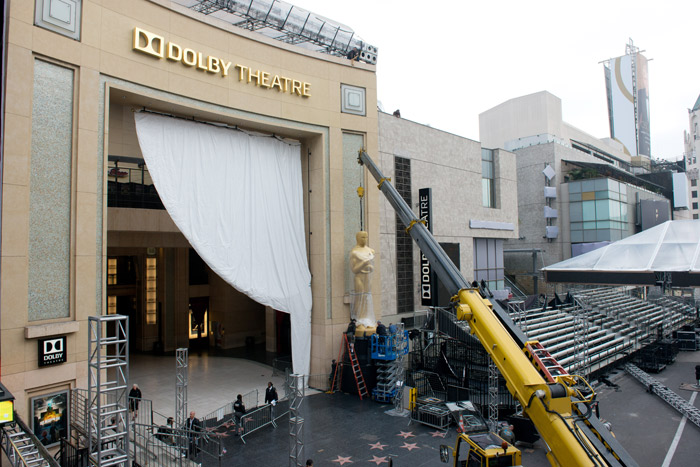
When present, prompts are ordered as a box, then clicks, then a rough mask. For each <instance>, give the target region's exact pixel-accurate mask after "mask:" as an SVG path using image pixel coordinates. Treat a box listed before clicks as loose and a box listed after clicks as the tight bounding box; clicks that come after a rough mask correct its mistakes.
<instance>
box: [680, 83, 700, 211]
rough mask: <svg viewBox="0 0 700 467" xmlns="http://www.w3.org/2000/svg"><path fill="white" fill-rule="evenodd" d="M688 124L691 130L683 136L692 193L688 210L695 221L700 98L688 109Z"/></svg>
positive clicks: (698, 168)
mask: <svg viewBox="0 0 700 467" xmlns="http://www.w3.org/2000/svg"><path fill="white" fill-rule="evenodd" d="M688 123H689V127H690V128H689V130H688V131H685V132H684V133H685V134H684V135H683V140H684V141H683V142H684V143H685V154H684V156H685V167H686V174H687V175H688V180H689V183H688V186H689V191H690V203H689V204H690V205H689V206H688V209H689V210H690V215H691V217H692V218H693V219H700V209H698V203H700V198H698V191H700V187H698V178H700V164H698V153H699V152H700V129H698V123H700V96H698V99H697V100H696V101H695V105H694V106H693V108H692V109H688Z"/></svg>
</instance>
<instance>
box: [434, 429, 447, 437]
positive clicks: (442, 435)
mask: <svg viewBox="0 0 700 467" xmlns="http://www.w3.org/2000/svg"><path fill="white" fill-rule="evenodd" d="M430 434H431V435H433V438H444V437H445V435H446V434H447V432H446V431H440V430H435V431H431V432H430Z"/></svg>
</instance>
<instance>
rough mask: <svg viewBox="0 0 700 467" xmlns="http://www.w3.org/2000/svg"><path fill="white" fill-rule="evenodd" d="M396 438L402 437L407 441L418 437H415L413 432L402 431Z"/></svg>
mask: <svg viewBox="0 0 700 467" xmlns="http://www.w3.org/2000/svg"><path fill="white" fill-rule="evenodd" d="M396 436H402V437H403V439H406V438H411V437H414V436H416V435H414V434H413V432H412V431H402V432H401V433H399V434H398V435H396Z"/></svg>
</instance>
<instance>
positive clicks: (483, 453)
mask: <svg viewBox="0 0 700 467" xmlns="http://www.w3.org/2000/svg"><path fill="white" fill-rule="evenodd" d="M452 456H453V457H454V461H453V463H452V465H454V467H512V466H519V465H522V458H521V454H520V450H519V449H518V448H516V447H515V446H513V445H512V444H509V443H508V442H507V441H505V440H504V439H503V438H501V437H500V436H498V435H496V434H494V433H478V434H471V435H466V434H464V433H460V434H459V435H457V441H455V447H454V449H453V450H452ZM440 460H441V461H442V462H449V461H450V448H449V447H448V446H446V445H444V444H443V445H441V446H440Z"/></svg>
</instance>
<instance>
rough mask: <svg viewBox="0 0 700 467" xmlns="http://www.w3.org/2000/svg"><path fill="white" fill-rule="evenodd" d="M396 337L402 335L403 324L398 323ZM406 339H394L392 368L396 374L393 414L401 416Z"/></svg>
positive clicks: (406, 351)
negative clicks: (394, 355)
mask: <svg viewBox="0 0 700 467" xmlns="http://www.w3.org/2000/svg"><path fill="white" fill-rule="evenodd" d="M396 335H397V336H403V335H404V325H403V323H398V325H397V331H396ZM407 347H408V337H407V338H405V339H396V360H394V367H395V373H396V394H394V399H393V401H392V402H393V403H394V412H396V413H397V414H403V386H404V380H405V373H406V371H405V366H404V358H405V356H406V354H407V353H408V349H407Z"/></svg>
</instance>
